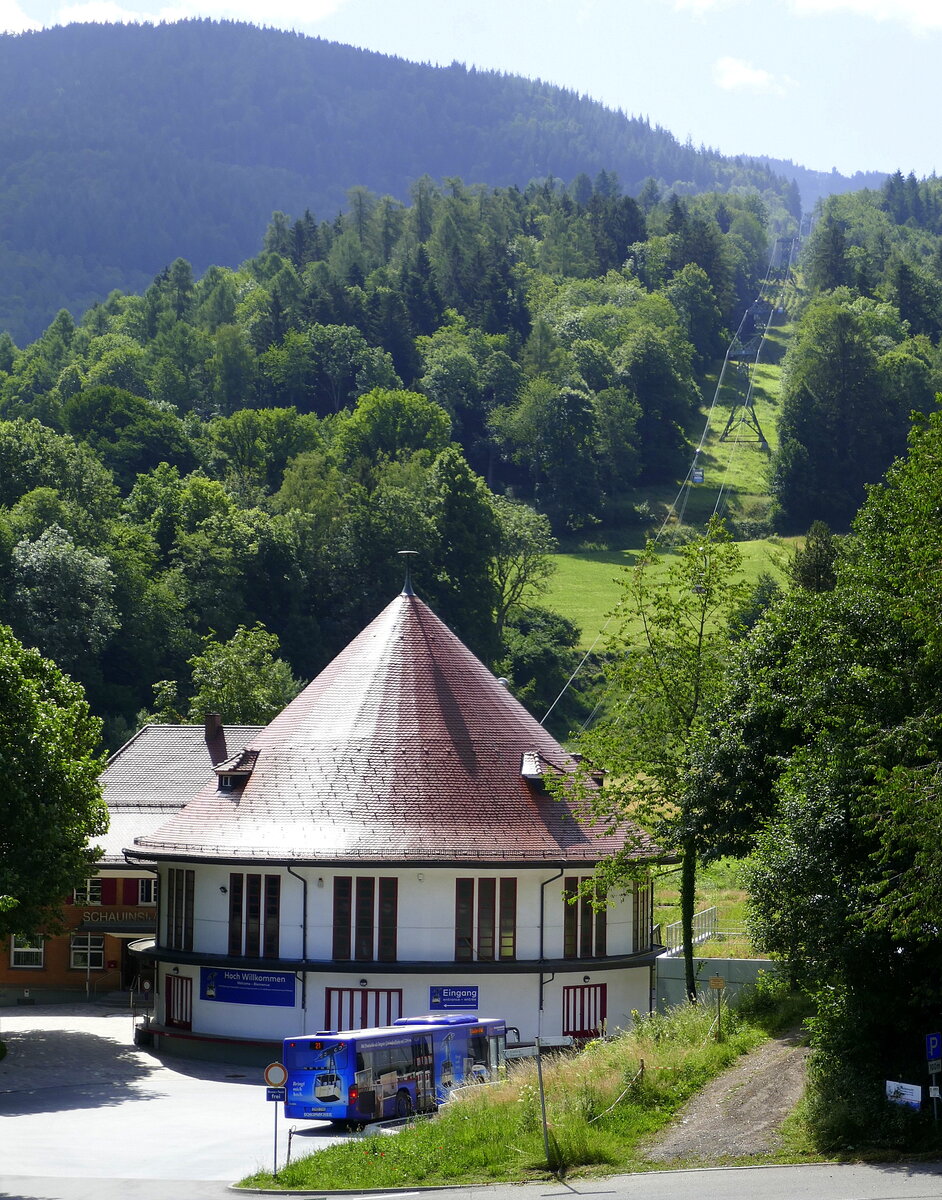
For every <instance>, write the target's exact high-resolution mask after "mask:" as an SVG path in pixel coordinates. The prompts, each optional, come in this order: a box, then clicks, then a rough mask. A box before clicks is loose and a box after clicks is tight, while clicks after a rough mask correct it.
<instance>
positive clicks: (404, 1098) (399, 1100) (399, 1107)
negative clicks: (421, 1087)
mask: <svg viewBox="0 0 942 1200" xmlns="http://www.w3.org/2000/svg"><path fill="white" fill-rule="evenodd" d="M396 1116H397V1117H411V1116H412V1097H411V1096H410V1095H409V1093H408V1092H405V1091H403V1092H396Z"/></svg>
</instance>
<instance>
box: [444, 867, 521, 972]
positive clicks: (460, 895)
mask: <svg viewBox="0 0 942 1200" xmlns="http://www.w3.org/2000/svg"><path fill="white" fill-rule="evenodd" d="M475 885H476V886H477V904H475ZM516 953H517V881H516V879H500V880H498V879H478V880H474V879H456V880H455V961H456V962H474V961H477V962H493V961H494V959H495V958H499V959H504V960H506V959H512V958H515V957H516Z"/></svg>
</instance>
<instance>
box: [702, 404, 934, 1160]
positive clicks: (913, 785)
mask: <svg viewBox="0 0 942 1200" xmlns="http://www.w3.org/2000/svg"><path fill="white" fill-rule="evenodd" d="M940 504H942V420H940V418H939V415H938V414H934V415H933V416H932V418H931V419H930V420H929V421H928V422H926V423H924V424H922V425H920V426H919V427H918V428H917V429H916V431H914V433H913V435H912V437H911V441H910V451H909V455H908V458H907V459H906V460H905V461H902V462H900V463H898V464H897V465H896V466H894V467H893V468H892V470H891V471H890V473H889V475H888V477H887V481H886V484H885V485H883V486H880V487H877V488H874V489H873V490H872V491H871V493H870V496H869V499H868V501H867V503H866V505H865V506H864V508H863V509H862V511H861V513H860V516H859V517H858V519H857V520H856V522H855V524H854V527H853V530H852V532H851V534H850V536H849V537H848V538H847V539H846V541H845V542H844V545H843V547H842V553H841V555H840V556H839V557H838V558H837V560H836V562H835V586H834V587H833V588H832V589H830V590H827V591H818V592H815V591H808V590H806V589H803V588H802V589H794V590H793V591H792V592H791V593H790V594H789V595H788V596H787V597H786V598H785V599H784V600H782V601H781V602H780V603H779V604H778V605H776V606H775V607H774V609H773V610H772V611H771V613H770V614H769V616H768V617H767V618H766V619H765V620H763V621H760V622H759V623H758V625H757V626H756V628H755V630H754V633H753V636H752V637H751V638H750V639H748V640H747V641H745V642H743V643H741V646H740V649H739V650H738V652H737V654H736V656H735V657H734V659H733V662H732V671H731V686H730V693H729V697H728V699H727V702H726V709H725V714H724V716H723V718H722V719H718V720H717V721H716V723H715V725H714V727H713V730H712V737H711V738H710V740H709V742H708V743H706V744H705V751H704V756H703V761H702V764H701V766H700V768H699V769H698V770H697V771H696V772H695V776H694V785H695V787H696V788H697V789H698V790H699V792H700V797H699V801H698V803H697V804H696V806H695V807H696V812H694V811H693V810H691V822H692V825H693V826H694V829H695V836H696V837H697V838H699V839H701V840H702V842H703V844H704V845H705V846H707V847H711V848H712V852H713V853H727V852H729V851H730V850H738V852H740V853H742V852H746V851H751V853H752V859H753V864H754V865H753V868H752V870H751V872H750V876H749V888H750V895H751V913H752V916H751V923H752V927H753V931H754V936H755V937H756V938H757V939H758V942H759V944H760V945H761V946H762V947H764V948H765V949H767V950H768V951H769V952H771V953H772V954H774V955H775V956H776V957H779V958H781V959H783V960H784V961H785V962H786V963H787V964H788V966H789V969H790V971H791V973H792V975H793V976H794V977H795V978H797V979H799V980H800V981H801V982H802V983H803V984H804V985H805V986H806V987H807V988H808V989H809V990H810V991H811V992H812V993H813V995H814V996H815V998H816V1000H817V1001H818V1013H817V1017H816V1019H815V1023H814V1026H813V1060H812V1065H813V1074H812V1084H813V1086H812V1091H811V1095H810V1110H809V1111H810V1113H811V1118H812V1121H813V1124H814V1128H815V1129H816V1132H817V1136H818V1138H819V1141H820V1144H821V1145H822V1146H824V1147H829V1148H832V1149H833V1148H835V1147H839V1146H846V1145H849V1144H850V1145H859V1144H861V1143H862V1142H864V1141H867V1142H872V1141H873V1140H874V1139H880V1140H881V1141H882V1142H883V1143H884V1144H892V1145H897V1146H902V1145H906V1144H907V1140H908V1139H911V1138H912V1137H914V1136H918V1128H917V1127H914V1126H910V1127H908V1128H907V1125H906V1124H905V1123H901V1122H900V1121H899V1120H898V1119H896V1118H895V1117H894V1116H892V1115H891V1113H890V1110H889V1108H888V1106H887V1105H886V1104H885V1101H884V1081H885V1080H886V1079H887V1078H891V1079H908V1078H917V1077H918V1072H919V1071H921V1070H922V1069H924V1060H923V1048H924V1035H925V1033H926V1032H927V1031H931V1030H932V1029H934V1028H935V1026H936V1023H937V1020H938V996H939V994H940V991H942V964H940V959H939V954H938V928H939V925H940V922H942V888H940V886H939V880H940V878H942V856H940V850H939V839H938V821H939V816H940V795H942V791H940V778H939V759H940V751H942V734H940V730H942V705H940V699H939V687H938V680H939V676H940V668H942V639H940V636H939V632H938V611H939V604H940V601H942V583H940V574H939V571H938V564H939V561H940V556H942V534H940V525H939V522H938V521H937V520H935V519H933V516H932V514H933V513H935V512H936V511H937V509H938V507H939V506H940Z"/></svg>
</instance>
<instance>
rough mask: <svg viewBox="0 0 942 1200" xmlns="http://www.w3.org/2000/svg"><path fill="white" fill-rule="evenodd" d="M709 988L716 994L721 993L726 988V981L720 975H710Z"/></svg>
mask: <svg viewBox="0 0 942 1200" xmlns="http://www.w3.org/2000/svg"><path fill="white" fill-rule="evenodd" d="M710 987H711V988H713V990H714V991H716V992H721V991H722V990H723V988H724V987H726V980H725V979H724V978H723V976H722V975H711V976H710Z"/></svg>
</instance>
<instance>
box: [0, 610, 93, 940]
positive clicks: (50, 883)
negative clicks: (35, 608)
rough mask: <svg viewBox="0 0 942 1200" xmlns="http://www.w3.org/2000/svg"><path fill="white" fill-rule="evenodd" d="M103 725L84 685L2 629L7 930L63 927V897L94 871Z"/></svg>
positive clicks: (1, 880)
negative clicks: (95, 715)
mask: <svg viewBox="0 0 942 1200" xmlns="http://www.w3.org/2000/svg"><path fill="white" fill-rule="evenodd" d="M100 733H101V722H100V721H99V720H98V719H97V718H96V717H93V716H92V715H91V712H90V711H89V707H88V703H87V701H86V700H85V696H84V693H83V691H82V688H81V686H80V685H79V684H77V683H75V682H73V681H72V680H71V679H69V678H68V677H67V676H66V675H63V674H62V672H61V671H60V670H59V669H58V667H56V666H55V665H54V664H53V663H52V662H50V661H49V660H48V659H46V658H43V657H42V656H41V655H39V654H38V653H37V652H36V651H35V650H27V649H24V647H23V646H22V645H21V644H20V642H18V641H17V639H16V638H15V637H14V636H13V634H12V632H11V631H10V630H9V629H7V628H6V627H5V626H0V745H2V747H3V750H2V754H3V764H4V780H5V782H4V788H3V795H2V797H0V895H2V896H6V897H9V898H10V899H11V900H12V901H13V904H12V905H11V906H9V907H0V936H3V937H4V938H6V937H8V936H9V935H10V934H16V935H18V936H20V937H35V936H37V935H40V934H43V933H53V932H56V931H57V930H58V929H59V928H61V914H62V900H63V897H64V896H68V895H69V893H70V892H71V891H72V890H73V889H74V888H76V887H79V886H81V885H82V884H83V883H84V881H85V879H86V878H87V877H88V876H89V875H91V874H93V872H94V870H95V862H96V860H97V859H98V857H99V851H97V850H96V849H95V848H94V847H93V846H91V845H90V841H91V839H93V838H95V837H98V836H99V835H100V834H102V833H104V832H105V830H106V829H107V827H108V812H107V808H106V807H105V804H104V801H103V800H102V798H101V789H100V787H99V784H98V776H99V774H100V773H101V770H102V768H103V767H104V760H103V758H102V757H101V754H100V751H99V744H100V743H99V737H100Z"/></svg>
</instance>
